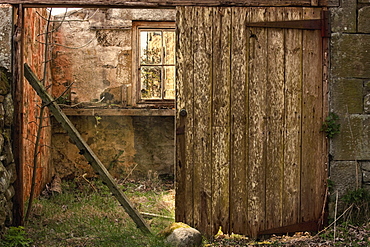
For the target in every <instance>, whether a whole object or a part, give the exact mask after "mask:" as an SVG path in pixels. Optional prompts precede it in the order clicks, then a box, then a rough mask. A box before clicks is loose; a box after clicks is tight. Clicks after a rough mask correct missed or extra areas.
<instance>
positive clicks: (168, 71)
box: [164, 66, 175, 99]
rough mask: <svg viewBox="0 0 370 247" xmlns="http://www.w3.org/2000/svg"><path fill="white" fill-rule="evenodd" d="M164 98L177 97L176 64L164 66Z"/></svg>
mask: <svg viewBox="0 0 370 247" xmlns="http://www.w3.org/2000/svg"><path fill="white" fill-rule="evenodd" d="M164 89H165V90H164V98H165V99H175V66H166V67H165V68H164Z"/></svg>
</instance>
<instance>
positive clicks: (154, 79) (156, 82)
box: [141, 66, 162, 99]
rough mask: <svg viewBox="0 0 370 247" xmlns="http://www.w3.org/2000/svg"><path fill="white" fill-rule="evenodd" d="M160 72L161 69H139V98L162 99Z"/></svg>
mask: <svg viewBox="0 0 370 247" xmlns="http://www.w3.org/2000/svg"><path fill="white" fill-rule="evenodd" d="M161 81H162V71H161V67H159V66H156V67H154V66H153V67H152V66H142V67H141V98H142V99H161V98H162V93H161V91H162V87H161Z"/></svg>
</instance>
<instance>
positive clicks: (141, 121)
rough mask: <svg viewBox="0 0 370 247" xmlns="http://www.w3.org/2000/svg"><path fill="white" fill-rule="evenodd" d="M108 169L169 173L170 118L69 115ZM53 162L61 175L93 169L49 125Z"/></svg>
mask: <svg viewBox="0 0 370 247" xmlns="http://www.w3.org/2000/svg"><path fill="white" fill-rule="evenodd" d="M70 119H71V121H72V123H73V124H74V125H75V126H76V128H77V130H78V131H79V132H80V133H81V136H82V137H83V138H84V139H85V140H86V142H87V144H88V145H90V147H91V148H92V150H93V151H94V152H95V153H96V155H97V156H98V157H99V159H100V160H101V161H102V163H103V164H104V165H105V166H106V167H107V169H108V170H109V172H110V173H111V174H112V175H113V176H114V177H117V178H125V177H126V176H127V175H128V174H129V173H130V172H131V170H132V169H134V168H135V169H134V170H133V173H132V174H131V178H140V177H141V178H143V177H144V178H145V177H146V176H147V174H148V172H149V171H153V172H157V173H158V174H159V175H161V174H168V175H173V167H174V133H173V128H174V118H173V117H107V116H101V117H98V118H94V117H70ZM52 145H53V163H54V164H55V170H56V172H57V174H58V175H59V176H60V177H61V178H65V177H73V176H77V175H82V174H84V173H85V172H87V173H88V174H89V175H90V176H92V175H94V174H95V173H94V171H93V170H92V169H91V167H90V165H88V164H87V162H86V160H85V158H84V157H83V156H82V155H79V151H78V149H77V147H76V146H75V145H74V144H73V143H72V142H71V141H70V139H69V137H68V135H67V134H66V133H65V131H64V130H63V129H62V128H61V127H60V125H59V124H53V139H52Z"/></svg>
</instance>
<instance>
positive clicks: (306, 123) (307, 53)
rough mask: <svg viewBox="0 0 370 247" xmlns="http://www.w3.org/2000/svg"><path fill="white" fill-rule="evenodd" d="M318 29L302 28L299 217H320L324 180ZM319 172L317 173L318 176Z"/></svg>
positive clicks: (309, 13) (313, 13)
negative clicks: (322, 176)
mask: <svg viewBox="0 0 370 247" xmlns="http://www.w3.org/2000/svg"><path fill="white" fill-rule="evenodd" d="M319 16H321V13H320V11H317V10H315V9H311V8H307V9H306V8H305V9H303V18H305V19H309V18H310V19H311V18H317V17H319ZM321 45H322V39H321V32H320V31H310V30H307V31H306V30H305V31H303V73H302V74H303V109H302V117H303V119H302V121H303V122H302V163H301V176H302V179H301V220H302V222H305V221H310V220H312V219H315V218H319V217H320V213H321V209H322V202H321V197H319V196H318V195H319V194H320V190H322V189H323V184H322V182H321V181H320V178H321V176H320V175H319V173H320V172H322V171H321V168H322V167H323V165H324V164H323V163H324V162H323V160H322V150H323V142H322V138H323V133H321V132H320V128H321V124H322V120H323V119H322V115H323V113H322V111H323V109H322V106H323V105H322V53H321V50H322V49H321ZM318 175H319V176H318Z"/></svg>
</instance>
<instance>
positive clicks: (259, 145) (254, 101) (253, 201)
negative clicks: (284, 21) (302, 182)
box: [247, 8, 267, 237]
mask: <svg viewBox="0 0 370 247" xmlns="http://www.w3.org/2000/svg"><path fill="white" fill-rule="evenodd" d="M265 14H266V9H265V8H251V10H250V21H251V22H258V21H264V20H265ZM249 42H250V49H249V57H250V61H249V96H248V97H249V144H248V145H249V164H248V166H249V167H248V177H249V180H248V181H247V186H248V189H249V194H248V224H249V227H250V229H249V231H250V234H249V235H251V236H253V237H256V235H257V232H259V231H260V230H263V229H264V228H265V195H266V190H265V188H266V185H265V171H266V166H265V165H266V120H265V118H266V85H267V30H266V28H249Z"/></svg>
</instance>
